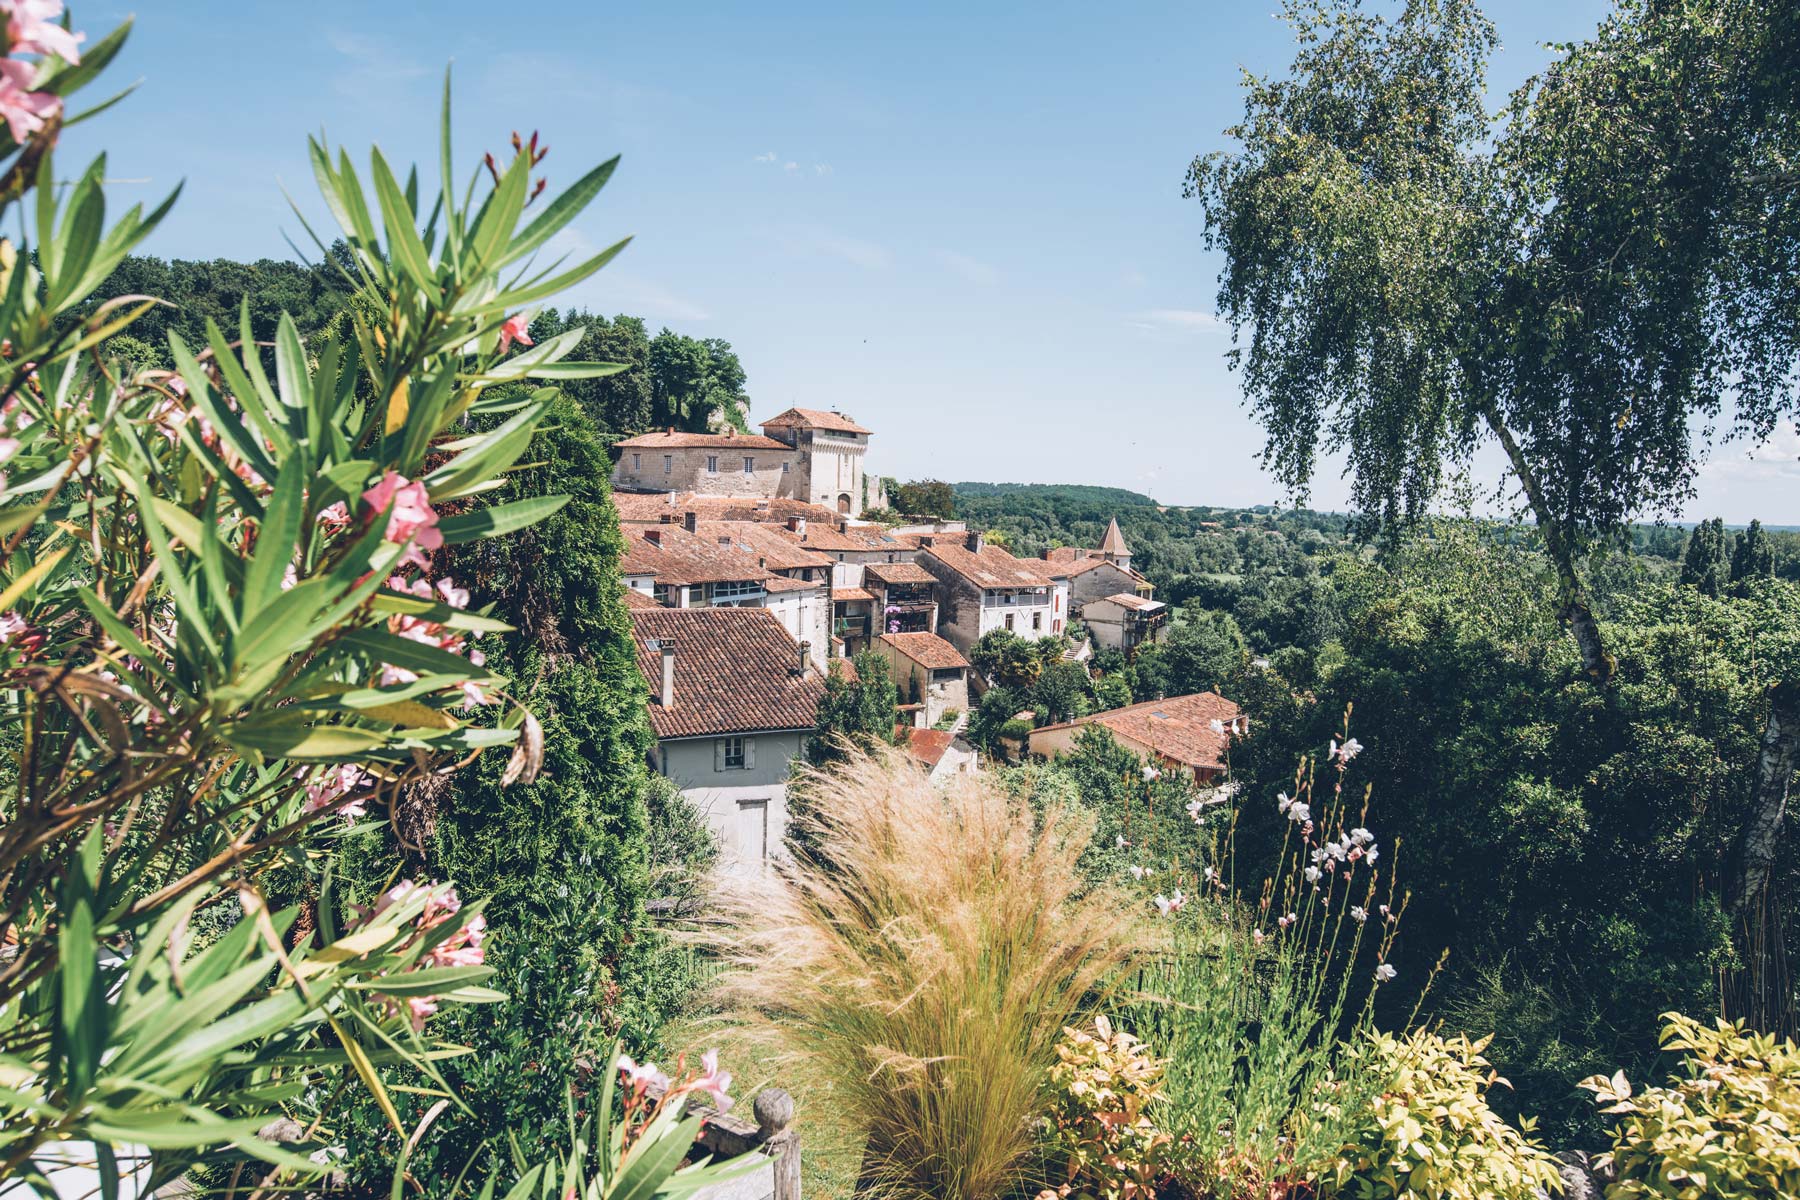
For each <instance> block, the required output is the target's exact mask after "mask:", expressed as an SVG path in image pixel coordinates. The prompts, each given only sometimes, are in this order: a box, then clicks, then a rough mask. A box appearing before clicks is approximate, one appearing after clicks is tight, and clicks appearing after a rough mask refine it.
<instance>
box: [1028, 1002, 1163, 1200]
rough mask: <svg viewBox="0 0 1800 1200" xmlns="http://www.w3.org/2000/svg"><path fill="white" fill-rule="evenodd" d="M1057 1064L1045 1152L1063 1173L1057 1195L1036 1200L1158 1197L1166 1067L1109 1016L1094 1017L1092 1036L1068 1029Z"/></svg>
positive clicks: (1058, 1177)
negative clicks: (1156, 1111) (1156, 1113)
mask: <svg viewBox="0 0 1800 1200" xmlns="http://www.w3.org/2000/svg"><path fill="white" fill-rule="evenodd" d="M1056 1057H1057V1063H1056V1066H1054V1067H1052V1068H1051V1069H1050V1083H1051V1087H1052V1089H1053V1094H1054V1096H1055V1098H1056V1100H1055V1103H1054V1105H1053V1106H1052V1107H1051V1110H1050V1121H1049V1128H1048V1132H1047V1133H1046V1134H1045V1136H1044V1143H1045V1145H1044V1148H1045V1152H1046V1154H1047V1156H1048V1157H1049V1159H1050V1161H1051V1163H1052V1164H1053V1169H1054V1168H1060V1172H1059V1173H1053V1175H1052V1179H1053V1180H1054V1181H1055V1183H1056V1188H1055V1190H1054V1191H1047V1192H1040V1193H1039V1194H1038V1200H1050V1198H1051V1197H1070V1196H1081V1197H1093V1198H1094V1200H1131V1198H1132V1197H1146V1196H1152V1195H1154V1194H1155V1193H1156V1185H1157V1183H1158V1181H1159V1180H1160V1179H1161V1178H1162V1176H1163V1175H1164V1173H1165V1166H1164V1159H1165V1157H1166V1155H1167V1147H1168V1144H1169V1140H1170V1139H1169V1135H1168V1134H1166V1133H1164V1132H1162V1130H1160V1129H1158V1128H1157V1126H1156V1121H1155V1120H1154V1119H1153V1117H1152V1115H1151V1114H1152V1109H1153V1108H1154V1107H1155V1106H1156V1105H1157V1104H1158V1103H1159V1102H1160V1101H1161V1099H1162V1074H1163V1065H1164V1064H1163V1063H1161V1062H1158V1061H1157V1060H1156V1059H1155V1058H1154V1057H1152V1056H1151V1054H1150V1052H1149V1051H1148V1049H1146V1048H1145V1046H1144V1044H1143V1043H1142V1042H1140V1041H1138V1039H1137V1038H1135V1037H1133V1036H1132V1035H1131V1034H1129V1033H1126V1032H1125V1031H1124V1030H1115V1029H1114V1028H1113V1027H1112V1023H1111V1022H1110V1021H1108V1020H1107V1019H1106V1018H1105V1017H1095V1018H1094V1032H1092V1033H1089V1032H1087V1031H1086V1030H1084V1029H1074V1028H1070V1029H1065V1030H1063V1039H1062V1042H1061V1043H1060V1044H1058V1046H1057V1047H1056Z"/></svg>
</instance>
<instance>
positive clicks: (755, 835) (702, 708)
mask: <svg viewBox="0 0 1800 1200" xmlns="http://www.w3.org/2000/svg"><path fill="white" fill-rule="evenodd" d="M631 624H632V633H633V635H634V637H635V639H636V642H637V655H638V668H639V670H640V671H642V672H643V675H644V679H645V681H646V682H647V683H648V684H649V685H650V701H649V708H650V724H651V726H652V728H653V729H654V730H655V732H656V747H655V749H654V750H653V751H652V752H651V759H650V761H651V766H652V767H653V768H654V769H655V770H656V772H657V773H658V774H660V775H662V776H663V777H664V778H666V779H668V780H669V781H670V782H671V783H673V784H674V785H675V786H676V787H677V788H679V789H680V790H681V792H682V794H683V795H685V796H687V797H688V798H689V799H690V800H692V801H693V802H694V804H695V806H696V807H697V808H699V810H700V811H701V813H702V814H703V815H704V816H705V818H706V821H707V824H708V825H709V826H710V827H711V828H712V830H713V831H714V833H716V834H717V835H718V837H719V841H720V845H721V848H722V851H723V857H724V860H725V865H726V867H727V869H728V870H732V871H738V872H760V871H761V870H762V869H763V868H764V867H765V866H766V865H767V864H768V863H769V862H770V860H771V859H773V858H774V857H775V856H776V855H778V854H779V853H780V849H781V843H782V838H783V836H784V835H785V833H786V831H787V784H788V776H789V774H790V772H791V770H792V767H793V764H794V762H795V761H796V760H797V759H799V758H800V757H801V755H802V754H803V753H804V752H805V749H806V743H807V741H808V740H809V739H810V738H811V737H812V733H813V729H814V727H815V726H816V724H817V721H818V711H819V702H820V701H821V700H822V699H823V698H824V696H825V680H824V677H823V676H822V675H821V674H820V672H819V670H818V669H817V667H816V665H815V664H814V663H813V661H812V654H811V647H809V646H807V645H805V644H803V643H799V642H796V641H795V640H794V638H793V637H792V636H791V635H790V634H789V633H788V631H787V630H786V629H784V628H782V626H781V623H780V622H779V621H777V620H776V618H775V615H774V614H773V613H771V612H767V611H765V610H763V609H757V608H707V609H676V608H662V607H648V608H646V607H642V601H641V599H640V600H638V601H634V602H632V611H631Z"/></svg>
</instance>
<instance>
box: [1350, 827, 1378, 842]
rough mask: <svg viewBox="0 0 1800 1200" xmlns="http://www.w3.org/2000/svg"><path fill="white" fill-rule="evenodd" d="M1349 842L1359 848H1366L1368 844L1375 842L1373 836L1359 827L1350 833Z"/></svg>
mask: <svg viewBox="0 0 1800 1200" xmlns="http://www.w3.org/2000/svg"><path fill="white" fill-rule="evenodd" d="M1350 840H1351V841H1353V842H1355V843H1356V844H1357V845H1359V846H1367V845H1368V844H1369V843H1370V842H1372V841H1374V840H1375V835H1374V834H1372V833H1370V832H1369V831H1368V830H1366V829H1364V828H1363V827H1362V826H1361V825H1358V826H1357V827H1356V828H1355V829H1352V830H1351V831H1350Z"/></svg>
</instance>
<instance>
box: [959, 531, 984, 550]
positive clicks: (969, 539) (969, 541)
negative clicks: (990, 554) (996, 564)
mask: <svg viewBox="0 0 1800 1200" xmlns="http://www.w3.org/2000/svg"><path fill="white" fill-rule="evenodd" d="M963 543H964V545H966V546H968V548H969V549H970V550H972V551H974V552H975V553H976V554H980V553H981V549H982V547H983V546H984V545H986V543H985V542H983V541H982V539H981V534H980V533H978V532H976V531H975V530H973V529H971V530H969V532H968V536H966V537H965V538H964V539H963Z"/></svg>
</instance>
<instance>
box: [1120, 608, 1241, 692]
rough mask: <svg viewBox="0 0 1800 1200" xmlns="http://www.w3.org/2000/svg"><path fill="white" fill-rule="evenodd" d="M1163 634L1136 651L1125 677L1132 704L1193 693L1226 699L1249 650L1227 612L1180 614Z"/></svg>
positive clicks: (1190, 611) (1191, 610)
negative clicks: (1129, 687) (1217, 693)
mask: <svg viewBox="0 0 1800 1200" xmlns="http://www.w3.org/2000/svg"><path fill="white" fill-rule="evenodd" d="M1177 616H1178V619H1177V620H1176V621H1175V622H1174V624H1173V625H1172V626H1171V628H1170V630H1169V634H1168V636H1167V637H1165V638H1164V639H1163V640H1162V641H1160V642H1155V643H1152V644H1150V645H1147V646H1144V647H1142V648H1141V649H1139V651H1138V654H1137V658H1136V659H1134V660H1133V661H1132V664H1131V667H1130V670H1129V672H1128V674H1129V676H1130V680H1131V693H1132V697H1133V699H1136V700H1154V699H1156V698H1157V697H1159V696H1186V695H1190V694H1192V693H1194V692H1219V693H1221V694H1224V695H1227V696H1229V695H1231V693H1232V692H1233V690H1234V688H1235V685H1236V683H1237V681H1238V680H1239V679H1240V678H1241V677H1242V676H1243V673H1244V669H1245V668H1246V667H1247V666H1248V665H1249V663H1250V648H1249V646H1248V645H1247V644H1246V643H1245V641H1244V634H1243V631H1242V630H1241V629H1239V628H1238V623H1237V621H1235V620H1234V619H1233V618H1232V617H1231V615H1230V614H1229V613H1222V612H1216V611H1213V610H1209V609H1198V608H1194V607H1191V606H1190V607H1188V608H1185V609H1182V610H1181V611H1180V612H1179V613H1178V614H1177Z"/></svg>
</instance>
